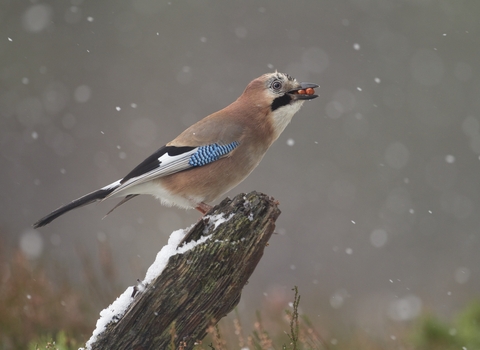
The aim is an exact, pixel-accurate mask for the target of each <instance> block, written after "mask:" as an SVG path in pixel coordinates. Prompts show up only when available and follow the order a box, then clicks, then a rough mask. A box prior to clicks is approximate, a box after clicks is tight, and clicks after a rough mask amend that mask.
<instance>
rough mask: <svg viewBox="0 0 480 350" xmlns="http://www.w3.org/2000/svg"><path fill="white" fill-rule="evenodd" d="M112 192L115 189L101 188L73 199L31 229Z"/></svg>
mask: <svg viewBox="0 0 480 350" xmlns="http://www.w3.org/2000/svg"><path fill="white" fill-rule="evenodd" d="M114 190H115V187H112V188H106V189H105V188H102V189H99V190H96V191H94V192H91V193H89V194H86V195H85V196H83V197H80V198H78V199H75V200H74V201H73V202H71V203H69V204H67V205H64V206H63V207H60V208H58V209H57V210H55V211H53V212H51V213H50V214H48V215H47V216H45V217H43V218H41V219H40V220H38V221H37V222H36V223H34V224H33V227H34V228H38V227H42V226H45V225H47V224H49V223H50V222H52V221H53V220H55V219H56V218H58V217H59V216H61V215H63V214H65V213H66V212H69V211H70V210H73V209H75V208H79V207H83V206H84V205H87V204H90V203H93V202H97V201H100V200H102V199H104V198H105V197H106V196H108V195H109V194H110V193H112V192H113V191H114Z"/></svg>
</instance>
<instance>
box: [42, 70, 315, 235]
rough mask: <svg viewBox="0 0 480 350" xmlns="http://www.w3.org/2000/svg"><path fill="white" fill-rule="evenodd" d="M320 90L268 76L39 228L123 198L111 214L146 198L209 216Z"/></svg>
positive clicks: (46, 219) (282, 76) (280, 76)
mask: <svg viewBox="0 0 480 350" xmlns="http://www.w3.org/2000/svg"><path fill="white" fill-rule="evenodd" d="M317 87H319V85H317V84H313V83H299V82H297V80H296V79H294V78H292V77H291V76H290V75H288V74H285V73H280V72H274V73H267V74H263V75H262V76H260V77H258V78H256V79H254V80H252V81H251V82H250V83H249V84H248V85H247V87H246V88H245V90H244V91H243V93H242V94H241V95H240V97H239V98H238V99H237V100H236V101H234V102H233V103H231V104H230V105H228V106H227V107H225V108H223V109H221V110H220V111H218V112H215V113H213V114H210V115H209V116H207V117H205V118H204V119H201V120H200V121H198V122H196V123H195V124H193V125H192V126H190V127H188V128H187V129H186V130H185V131H183V132H182V133H181V134H180V135H178V136H177V137H176V138H175V139H174V140H173V141H170V142H169V143H167V144H166V145H165V146H163V147H161V148H160V149H158V150H157V151H156V152H154V153H153V154H152V155H150V156H149V157H148V158H146V159H145V160H144V161H143V162H141V163H140V164H138V165H137V166H136V167H135V168H134V169H133V170H132V171H130V172H129V173H128V174H127V175H126V176H125V177H123V178H122V179H120V180H117V181H115V182H113V183H111V184H109V185H107V186H105V187H102V188H100V189H98V190H96V191H93V192H91V193H88V194H86V195H84V196H82V197H80V198H78V199H75V200H74V201H72V202H70V203H69V204H66V205H64V206H61V207H60V208H58V209H57V210H55V211H53V212H51V213H50V214H48V215H46V216H45V217H43V218H41V219H40V220H38V221H37V222H35V223H34V224H33V227H34V228H39V227H42V226H45V225H47V224H49V223H50V222H51V221H53V220H55V219H56V218H58V217H59V216H61V215H63V214H65V213H67V212H69V211H71V210H73V209H76V208H79V207H82V206H84V205H87V204H90V203H93V202H98V201H103V200H106V199H108V198H111V197H123V199H122V200H121V201H120V202H119V203H118V204H117V205H116V206H115V207H114V208H113V209H112V210H110V211H109V212H108V213H107V215H108V214H109V213H111V212H112V211H113V210H114V209H115V208H117V207H118V206H120V205H122V204H124V203H125V202H127V201H129V200H130V199H132V198H134V197H136V196H138V195H141V194H150V195H153V196H154V197H156V198H157V199H159V200H160V202H161V203H162V204H163V205H166V206H177V207H180V208H186V209H192V208H195V209H197V210H198V211H200V212H201V213H202V214H203V215H205V214H206V213H207V212H208V211H209V210H210V209H211V208H212V206H211V205H210V204H209V203H211V202H213V201H214V200H215V199H217V198H218V197H220V196H221V195H222V194H224V193H226V192H228V191H229V190H231V189H232V188H234V187H235V186H236V185H238V184H239V183H240V182H242V181H243V180H244V179H245V178H246V177H247V176H248V175H249V174H250V173H251V172H252V171H253V169H255V168H256V167H257V165H258V164H259V163H260V161H261V160H262V158H263V156H264V155H265V152H266V151H267V150H268V149H269V147H270V146H271V145H272V143H273V142H274V141H275V140H276V139H277V138H278V137H279V136H280V134H281V133H282V132H283V130H284V129H285V127H286V126H287V125H288V124H289V123H290V121H291V120H292V117H293V115H294V114H295V113H297V112H298V111H299V109H300V107H301V106H302V105H303V103H304V102H305V101H307V100H312V99H314V98H316V97H318V95H316V94H315V88H317Z"/></svg>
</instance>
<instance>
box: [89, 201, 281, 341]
mask: <svg viewBox="0 0 480 350" xmlns="http://www.w3.org/2000/svg"><path fill="white" fill-rule="evenodd" d="M277 204H278V203H277V202H276V201H275V200H274V199H273V198H271V197H268V196H266V195H264V194H261V193H257V192H251V193H249V194H239V195H238V196H236V197H235V198H234V199H233V200H232V199H228V198H227V199H225V200H223V201H222V202H221V203H220V204H219V205H217V206H215V207H214V208H213V209H212V210H211V211H210V212H209V213H208V214H207V215H206V216H213V215H217V214H223V215H224V217H225V218H229V217H230V216H231V218H230V219H229V220H228V221H226V222H225V223H223V224H221V225H219V226H218V227H217V228H216V229H215V227H214V225H212V224H210V225H209V223H208V221H209V220H208V219H202V220H200V221H199V222H198V223H197V224H196V225H195V226H194V227H193V228H192V229H191V230H190V231H189V232H188V233H187V235H186V237H185V239H184V242H186V243H188V242H190V241H196V240H198V239H199V238H201V237H202V236H205V235H209V234H212V236H211V238H210V239H208V240H207V241H205V242H204V243H202V244H200V245H197V246H196V247H194V248H193V249H191V250H189V251H187V252H185V253H184V254H177V255H174V256H172V257H171V258H170V260H169V261H168V264H167V266H166V267H165V269H164V270H163V272H162V273H161V274H160V276H158V277H157V278H156V279H154V280H153V281H152V283H151V284H150V285H148V286H146V288H145V290H144V291H142V292H139V293H137V295H136V296H135V299H134V300H133V301H132V303H131V304H130V306H129V308H128V310H127V311H126V312H125V314H124V315H123V317H122V318H121V319H120V320H118V321H117V322H116V323H110V324H109V325H108V326H107V328H106V329H105V331H104V332H103V333H102V334H100V335H99V336H98V337H97V339H96V341H95V342H94V343H93V344H91V349H135V350H140V349H145V350H147V349H170V348H171V345H172V344H174V348H175V349H178V348H179V347H180V345H182V346H184V347H183V349H191V348H193V346H194V344H195V342H196V341H197V340H201V339H203V338H204V337H205V335H206V333H207V330H208V328H209V327H210V326H212V325H214V324H216V323H217V322H218V321H219V320H220V319H221V318H222V317H224V316H226V315H227V314H228V313H229V312H230V311H232V310H233V308H234V307H235V306H236V305H237V304H238V302H239V301H240V295H241V291H242V289H243V287H244V285H245V284H246V283H247V281H248V278H249V277H250V275H251V274H252V273H253V270H254V269H255V267H256V266H257V264H258V262H259V261H260V258H261V257H262V255H263V250H264V248H265V246H266V245H267V242H268V240H269V239H270V236H271V235H272V233H273V231H274V229H275V220H276V219H277V218H278V216H279V215H280V210H279V209H278V207H277ZM172 334H175V337H174V338H172ZM172 339H173V340H172Z"/></svg>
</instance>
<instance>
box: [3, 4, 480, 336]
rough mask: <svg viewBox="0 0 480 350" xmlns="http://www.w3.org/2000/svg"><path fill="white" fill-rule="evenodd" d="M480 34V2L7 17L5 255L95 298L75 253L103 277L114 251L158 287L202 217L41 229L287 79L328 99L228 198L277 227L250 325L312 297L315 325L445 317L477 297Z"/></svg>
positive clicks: (140, 204) (254, 292) (21, 11)
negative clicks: (78, 284) (81, 286)
mask: <svg viewBox="0 0 480 350" xmlns="http://www.w3.org/2000/svg"><path fill="white" fill-rule="evenodd" d="M479 18H480V3H479V2H478V1H474V0H472V1H459V0H451V1H447V0H443V1H434V0H405V1H397V0H381V1H380V0H378V1H374V0H351V1H315V2H314V1H289V2H287V1H273V0H270V1H244V2H235V3H233V2H215V1H185V2H177V1H172V2H165V1H157V0H155V1H154V0H132V1H112V0H107V1H82V0H71V1H30V2H27V1H13V0H10V1H8V0H7V1H5V0H3V1H1V2H0V63H1V65H0V146H1V147H0V169H1V171H0V180H1V182H0V183H1V185H0V186H1V194H2V196H1V210H0V227H1V236H0V240H1V244H2V249H3V251H7V252H11V251H13V250H14V249H17V248H19V247H20V248H21V249H22V250H23V251H24V252H25V253H26V254H27V255H28V256H29V257H30V258H31V259H32V260H33V261H42V262H44V263H47V264H51V265H61V266H62V267H63V268H64V269H65V271H66V272H67V273H68V274H69V275H70V278H71V279H72V280H73V281H82V274H81V272H80V268H81V264H80V258H79V256H78V247H81V249H83V250H84V251H86V252H87V253H88V254H90V255H91V256H92V259H93V263H94V264H98V259H97V251H98V241H107V242H108V244H109V245H110V246H111V247H112V249H113V258H114V260H115V261H116V262H117V266H118V272H119V278H120V282H121V283H122V286H123V285H124V286H125V288H126V287H127V286H128V285H132V284H134V283H135V280H136V279H137V278H140V279H143V276H144V273H145V270H146V268H147V267H148V266H149V264H151V263H152V262H153V260H154V258H155V255H156V253H157V251H159V250H160V249H161V247H162V246H163V245H164V244H166V242H167V239H168V236H169V234H170V233H171V232H172V231H173V230H176V229H179V228H184V227H187V226H189V225H191V224H192V223H194V222H196V220H198V218H199V214H198V213H197V212H196V211H193V210H191V211H184V210H182V209H176V208H166V207H163V206H161V205H160V204H159V203H158V202H156V201H155V200H154V199H153V198H152V197H148V196H143V197H139V198H136V199H134V200H132V201H130V202H128V203H127V204H125V205H123V206H122V207H120V208H118V209H117V210H116V211H114V212H113V213H112V214H111V215H110V216H108V217H107V218H106V219H104V220H102V217H103V215H104V214H105V213H106V212H108V210H109V209H111V208H112V207H113V206H114V205H115V204H116V201H115V200H110V201H107V202H104V203H101V204H96V205H91V206H88V207H85V208H82V209H79V210H76V211H74V212H71V213H69V214H67V215H65V216H63V217H61V218H60V219H58V220H56V221H54V222H53V223H52V224H51V225H49V226H47V227H46V228H43V229H40V230H37V231H34V230H33V229H32V228H31V224H32V223H33V222H34V221H36V220H37V219H38V218H40V217H41V216H43V215H45V214H47V213H48V212H50V211H51V210H53V209H56V208H57V207H58V206H60V205H61V204H65V203H67V202H69V201H70V200H73V199H75V198H77V197H79V196H80V195H83V194H85V193H87V192H90V191H92V190H94V189H96V188H98V187H101V186H104V185H107V184H109V183H111V182H113V181H115V180H117V179H118V178H121V177H122V176H124V175H125V174H126V173H127V172H129V171H130V170H131V169H132V168H133V167H134V166H136V165H137V164H138V163H139V162H140V161H142V160H143V159H144V158H145V157H147V156H148V155H150V154H151V153H152V152H153V151H155V150H156V149H157V148H159V147H161V146H162V145H164V144H165V143H167V142H168V141H170V140H171V139H172V138H174V137H175V136H177V135H178V134H179V133H180V132H181V131H182V130H183V129H184V128H186V127H187V126H189V125H191V124H192V123H194V122H196V121H198V120H199V119H201V118H203V117H205V116H206V115H208V114H210V113H212V112H214V111H216V110H218V109H220V108H223V107H224V106H226V105H227V104H229V103H230V102H232V101H233V100H235V99H236V98H237V97H238V96H239V95H240V94H241V93H242V91H243V89H244V88H245V86H246V85H247V83H248V82H249V81H250V80H252V79H254V78H255V77H257V76H259V75H261V74H263V73H266V72H271V71H273V70H275V69H278V70H279V71H282V72H286V73H289V74H291V75H292V76H294V77H296V78H297V79H298V80H300V81H310V82H315V83H318V84H320V88H319V89H317V91H318V93H319V95H320V97H319V98H318V99H316V100H314V101H311V102H308V103H305V105H304V107H303V108H302V110H301V111H300V112H299V113H298V114H297V115H296V116H295V117H294V119H293V121H292V123H291V124H290V125H289V126H288V127H287V129H286V130H285V132H284V133H283V134H282V135H281V137H280V138H279V139H278V141H277V142H276V143H275V144H274V145H273V147H272V148H271V149H270V150H269V152H268V153H267V155H266V156H265V158H264V160H263V162H262V163H261V164H260V166H259V167H258V168H257V169H256V170H255V171H254V172H253V173H252V174H251V175H250V177H249V178H248V179H247V180H246V181H244V182H243V183H242V184H241V185H240V186H238V187H237V188H235V189H234V190H233V191H232V192H231V193H229V195H230V196H232V195H235V194H237V193H240V192H249V191H251V190H258V191H262V192H265V193H267V194H269V195H271V196H273V197H275V198H276V199H277V200H279V201H280V208H281V210H282V214H281V216H280V218H279V220H278V222H277V232H278V233H279V234H278V235H274V236H273V237H272V239H271V241H270V246H269V247H267V248H266V252H265V255H264V257H263V259H262V260H261V262H260V264H259V266H258V268H257V269H256V271H255V272H254V274H253V276H252V278H251V279H250V283H249V284H248V285H247V286H246V288H245V289H244V293H243V297H242V300H241V302H240V305H239V310H240V312H241V313H242V314H243V315H245V317H253V315H254V310H255V309H258V308H264V307H265V306H266V307H267V308H274V309H283V308H286V307H288V302H289V301H291V300H292V292H291V288H292V287H293V286H294V285H298V286H299V288H300V292H301V295H302V303H301V306H302V308H303V310H304V311H305V312H306V313H307V314H308V315H309V316H310V317H311V319H312V320H313V321H314V322H318V323H331V322H337V323H338V324H340V325H355V326H360V327H362V328H363V329H365V330H367V331H369V332H372V333H374V334H380V335H388V336H390V333H389V327H390V325H392V324H394V325H395V324H400V325H401V324H402V323H404V322H406V321H409V320H412V319H415V318H416V317H417V316H418V315H419V313H420V312H421V311H427V310H429V311H432V312H435V313H436V314H438V315H441V316H443V317H449V316H451V315H452V314H454V313H455V312H456V311H457V310H459V308H461V307H462V306H464V305H465V303H466V302H467V301H468V300H470V299H471V298H475V297H478V296H479V291H480V289H479V288H480V278H479V277H480V254H479V251H480V241H479V227H480V215H479V211H480V202H479V190H480V189H479V185H480V184H479V174H480V160H479V155H480V83H479V69H480V65H479V63H478V62H479V58H480V56H479V55H480V51H479V47H480V38H479V34H480V30H479V26H480V21H479ZM29 292H30V293H31V291H29ZM25 293H27V291H26V292H25ZM104 306H107V305H104ZM92 326H93V325H92Z"/></svg>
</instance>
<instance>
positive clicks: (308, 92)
mask: <svg viewBox="0 0 480 350" xmlns="http://www.w3.org/2000/svg"><path fill="white" fill-rule="evenodd" d="M317 87H318V85H317V84H313V83H300V87H298V88H297V89H293V90H290V91H289V92H288V93H289V94H290V95H291V96H292V97H293V98H294V99H295V100H312V99H314V98H317V97H318V95H315V88H317Z"/></svg>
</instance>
